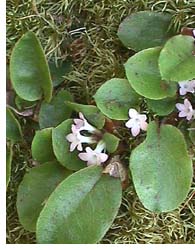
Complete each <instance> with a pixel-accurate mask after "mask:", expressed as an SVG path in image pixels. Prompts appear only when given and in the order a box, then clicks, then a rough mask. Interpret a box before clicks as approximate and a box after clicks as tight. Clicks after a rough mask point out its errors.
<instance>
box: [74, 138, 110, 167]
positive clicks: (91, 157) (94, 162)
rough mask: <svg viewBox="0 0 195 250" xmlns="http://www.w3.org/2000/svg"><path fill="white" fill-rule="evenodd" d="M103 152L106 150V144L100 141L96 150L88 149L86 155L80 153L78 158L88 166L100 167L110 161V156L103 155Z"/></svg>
mask: <svg viewBox="0 0 195 250" xmlns="http://www.w3.org/2000/svg"><path fill="white" fill-rule="evenodd" d="M103 150H105V143H104V142H103V141H100V142H99V143H98V145H97V147H96V148H95V149H94V150H93V149H91V148H90V147H87V148H86V153H79V155H78V156H79V158H80V159H81V160H83V161H87V166H100V165H101V164H102V163H103V162H105V161H106V160H107V159H108V155H107V154H106V153H102V151H103Z"/></svg>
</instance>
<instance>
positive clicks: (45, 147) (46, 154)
mask: <svg viewBox="0 0 195 250" xmlns="http://www.w3.org/2000/svg"><path fill="white" fill-rule="evenodd" d="M31 148H32V156H33V158H34V160H36V161H38V162H40V163H44V162H47V161H52V160H54V159H55V155H54V152H53V146H52V128H46V129H43V130H40V131H36V134H35V136H34V138H33V141H32V147H31Z"/></svg>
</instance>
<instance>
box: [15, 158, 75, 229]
mask: <svg viewBox="0 0 195 250" xmlns="http://www.w3.org/2000/svg"><path fill="white" fill-rule="evenodd" d="M71 173H72V172H71V171H69V170H67V169H65V168H63V167H61V166H60V165H59V163H57V162H55V161H54V162H47V163H45V164H43V165H40V166H37V167H34V168H32V169H30V171H29V172H28V173H26V174H25V176H24V178H23V180H22V182H21V183H20V185H19V188H18V194H17V203H16V205H17V211H18V216H19V220H20V223H21V224H22V226H23V227H24V228H25V229H26V230H28V231H31V232H35V229H36V222H37V219H38V217H39V214H40V212H41V210H42V209H43V207H44V205H45V203H46V202H47V199H48V197H49V196H50V194H51V193H52V192H53V191H54V189H55V188H56V187H57V186H58V185H59V183H60V182H61V181H63V180H64V179H65V178H66V177H67V176H68V175H70V174H71Z"/></svg>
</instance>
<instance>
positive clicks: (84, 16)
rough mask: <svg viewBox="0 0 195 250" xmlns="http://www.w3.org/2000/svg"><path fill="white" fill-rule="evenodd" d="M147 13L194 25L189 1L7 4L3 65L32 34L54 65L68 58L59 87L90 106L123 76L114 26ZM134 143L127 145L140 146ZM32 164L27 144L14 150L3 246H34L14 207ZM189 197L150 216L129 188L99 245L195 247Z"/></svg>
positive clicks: (193, 206)
mask: <svg viewBox="0 0 195 250" xmlns="http://www.w3.org/2000/svg"><path fill="white" fill-rule="evenodd" d="M150 9H152V10H154V11H167V12H169V13H171V14H172V15H173V19H172V25H173V27H174V28H175V30H177V31H180V29H181V27H182V26H189V27H193V26H194V25H195V20H194V16H193V13H194V11H195V3H194V0H192V1H185V0H181V1H177V0H170V1H155V0H150V1H148V0H145V1H144V0H134V1H132V0H127V1H124V0H116V1H113V0H80V1H78V0H67V1H64V0H53V1H46V0H12V1H8V2H7V59H8V62H9V57H10V53H11V50H12V48H13V46H14V44H15V43H16V41H17V40H18V39H19V38H20V37H21V35H22V34H23V33H25V32H26V31H27V30H32V31H34V32H35V33H36V34H37V35H38V37H39V39H40V40H41V43H42V45H43V48H44V51H45V53H46V55H47V58H48V60H50V59H51V58H52V59H54V60H55V62H56V63H57V62H58V61H61V60H66V59H67V58H71V60H72V63H73V70H72V72H71V73H69V74H68V75H67V76H66V77H65V82H64V85H65V86H66V87H67V88H68V89H69V90H70V91H71V93H73V94H74V96H75V99H76V101H78V102H79V103H93V99H92V96H93V95H94V93H95V92H96V90H97V88H98V87H99V86H100V85H101V84H103V83H104V82H106V81H107V80H109V79H110V78H113V77H118V78H122V77H123V76H124V69H123V63H124V62H125V61H126V60H127V58H129V56H130V55H132V54H133V52H132V51H129V50H127V49H126V48H124V47H123V46H122V44H121V42H120V41H119V39H118V38H117V34H116V33H117V29H118V26H119V23H120V22H121V21H122V20H123V19H124V18H125V17H126V16H127V15H128V14H130V13H133V12H137V11H139V10H150ZM77 28H85V30H86V31H85V32H83V33H82V34H75V35H71V34H70V31H73V30H75V29H77ZM27 119H28V118H27ZM121 129H122V130H124V129H123V128H121ZM124 133H125V130H124ZM28 140H31V139H29V138H28ZM138 140H139V139H138ZM138 140H135V141H133V142H132V143H133V144H132V145H136V144H139V141H138ZM132 147H133V146H132ZM32 163H33V162H32V158H31V154H30V141H29V145H27V146H26V147H24V146H23V145H16V146H15V147H14V160H13V164H12V176H11V181H10V184H9V187H8V193H7V242H8V243H12V244H18V243H19V244H21V243H35V235H34V234H31V233H29V232H27V231H25V230H24V229H23V228H22V226H21V225H20V223H19V221H18V216H17V212H16V204H15V202H16V193H17V188H18V185H19V183H20V181H21V179H22V177H23V175H24V173H25V171H27V170H28V168H29V167H30V166H32ZM194 192H195V184H193V186H192V189H191V192H190V194H189V196H188V200H187V201H186V203H185V205H183V207H182V206H181V207H180V208H179V209H177V210H175V211H174V212H172V213H166V214H160V215H155V214H152V213H150V212H148V211H147V210H145V209H144V208H143V206H142V205H141V203H140V202H139V200H138V198H137V195H136V193H135V191H134V188H133V185H132V183H131V184H130V187H129V188H128V190H126V191H125V192H124V195H123V204H122V206H121V209H120V212H119V215H118V217H117V218H116V220H115V221H114V223H113V225H112V227H111V229H110V230H109V231H108V233H107V234H106V236H105V237H104V239H103V240H102V242H101V243H127V244H128V243H195V241H194V239H195V227H194V224H195V221H194V215H195V214H194V211H195V199H194V197H193V193H194Z"/></svg>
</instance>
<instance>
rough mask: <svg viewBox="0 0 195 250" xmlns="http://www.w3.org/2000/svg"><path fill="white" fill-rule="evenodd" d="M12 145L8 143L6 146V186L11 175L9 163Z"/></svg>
mask: <svg viewBox="0 0 195 250" xmlns="http://www.w3.org/2000/svg"><path fill="white" fill-rule="evenodd" d="M12 147H13V145H12V143H10V144H9V145H8V146H6V187H8V184H9V181H10V175H11V165H12V157H13V149H12Z"/></svg>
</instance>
